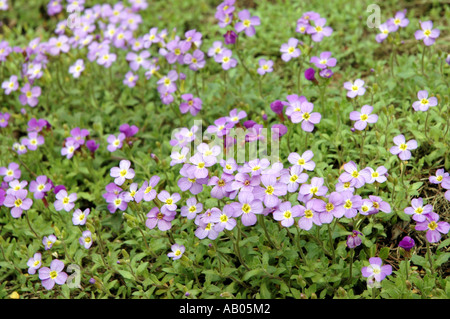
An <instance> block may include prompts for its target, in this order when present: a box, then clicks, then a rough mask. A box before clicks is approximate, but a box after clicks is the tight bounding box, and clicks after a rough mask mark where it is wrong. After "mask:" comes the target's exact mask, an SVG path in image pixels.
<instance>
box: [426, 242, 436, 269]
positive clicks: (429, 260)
mask: <svg viewBox="0 0 450 319" xmlns="http://www.w3.org/2000/svg"><path fill="white" fill-rule="evenodd" d="M426 242H427V254H428V262H429V263H430V270H431V274H432V275H434V269H433V259H432V258H431V249H430V243H429V242H428V240H426Z"/></svg>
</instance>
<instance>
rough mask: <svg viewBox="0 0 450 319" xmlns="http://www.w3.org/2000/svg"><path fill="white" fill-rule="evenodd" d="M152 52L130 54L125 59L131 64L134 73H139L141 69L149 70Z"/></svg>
mask: <svg viewBox="0 0 450 319" xmlns="http://www.w3.org/2000/svg"><path fill="white" fill-rule="evenodd" d="M149 57H150V52H148V51H142V52H140V53H134V52H128V53H127V55H126V57H125V59H126V60H127V61H128V63H129V64H130V69H131V70H132V71H138V70H139V68H140V67H142V68H144V69H147V68H148V67H149V66H150V61H149V60H148V58H149Z"/></svg>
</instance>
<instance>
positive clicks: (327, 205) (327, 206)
mask: <svg viewBox="0 0 450 319" xmlns="http://www.w3.org/2000/svg"><path fill="white" fill-rule="evenodd" d="M325 209H326V210H327V212H331V211H332V210H333V209H334V205H333V204H332V203H327V204H326V205H325Z"/></svg>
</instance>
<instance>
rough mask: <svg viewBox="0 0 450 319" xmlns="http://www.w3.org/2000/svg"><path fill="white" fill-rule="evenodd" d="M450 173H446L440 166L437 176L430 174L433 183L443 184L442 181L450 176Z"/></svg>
mask: <svg viewBox="0 0 450 319" xmlns="http://www.w3.org/2000/svg"><path fill="white" fill-rule="evenodd" d="M448 176H449V173H446V172H445V171H444V169H443V168H440V169H438V170H437V171H436V175H435V176H430V177H429V181H430V183H431V184H441V183H442V181H443V180H444V179H446V178H448Z"/></svg>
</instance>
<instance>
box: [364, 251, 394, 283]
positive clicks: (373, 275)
mask: <svg viewBox="0 0 450 319" xmlns="http://www.w3.org/2000/svg"><path fill="white" fill-rule="evenodd" d="M369 263H370V265H369V266H367V267H363V268H362V269H361V273H362V275H363V277H366V278H369V280H370V279H375V281H377V282H380V281H382V280H383V279H384V278H386V276H389V275H390V274H392V266H391V265H383V261H382V260H381V258H379V257H372V258H370V259H369Z"/></svg>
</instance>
